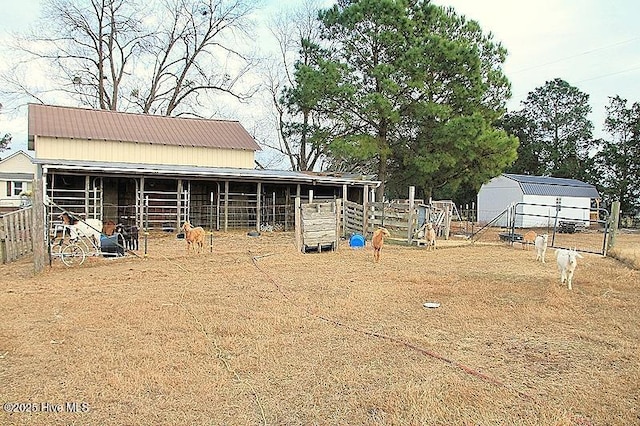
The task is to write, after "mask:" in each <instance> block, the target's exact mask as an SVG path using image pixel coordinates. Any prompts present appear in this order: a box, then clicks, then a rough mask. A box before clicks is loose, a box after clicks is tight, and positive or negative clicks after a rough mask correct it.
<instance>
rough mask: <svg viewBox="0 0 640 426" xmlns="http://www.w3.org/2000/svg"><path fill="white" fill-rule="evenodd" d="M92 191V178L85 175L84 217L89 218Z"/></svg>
mask: <svg viewBox="0 0 640 426" xmlns="http://www.w3.org/2000/svg"><path fill="white" fill-rule="evenodd" d="M90 193H91V179H90V177H89V175H86V176H85V177H84V219H85V220H87V219H89V217H90V216H89V194H90Z"/></svg>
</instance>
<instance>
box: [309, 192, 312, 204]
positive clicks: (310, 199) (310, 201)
mask: <svg viewBox="0 0 640 426" xmlns="http://www.w3.org/2000/svg"><path fill="white" fill-rule="evenodd" d="M311 203H313V189H310V190H309V204H311Z"/></svg>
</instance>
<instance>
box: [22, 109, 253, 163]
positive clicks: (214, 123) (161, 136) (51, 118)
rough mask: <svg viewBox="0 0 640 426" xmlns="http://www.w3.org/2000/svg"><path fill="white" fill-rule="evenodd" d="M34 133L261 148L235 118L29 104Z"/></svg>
mask: <svg viewBox="0 0 640 426" xmlns="http://www.w3.org/2000/svg"><path fill="white" fill-rule="evenodd" d="M34 136H44V137H53V138H69V139H85V140H98V141H101V140H110V141H122V142H137V143H149V144H159V145H175V146H186V147H205V148H220V149H240V150H249V151H259V150H260V149H261V148H260V146H259V145H258V144H257V143H256V141H255V140H254V139H253V137H251V135H250V134H249V133H248V132H247V131H246V129H245V128H244V127H243V126H242V125H241V124H240V122H238V121H229V120H206V119H199V118H181V117H165V116H159V115H148V114H132V113H125V112H116V111H108V110H96V109H84V108H74V107H64V106H53V105H41V104H29V140H33V139H34Z"/></svg>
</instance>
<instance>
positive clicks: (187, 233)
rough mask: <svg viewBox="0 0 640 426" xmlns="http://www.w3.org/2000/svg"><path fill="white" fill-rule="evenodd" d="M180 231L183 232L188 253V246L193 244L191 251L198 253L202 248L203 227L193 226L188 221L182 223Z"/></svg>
mask: <svg viewBox="0 0 640 426" xmlns="http://www.w3.org/2000/svg"><path fill="white" fill-rule="evenodd" d="M182 231H183V232H184V239H185V240H187V253H189V249H190V247H191V246H192V245H193V251H194V252H196V253H200V252H201V251H203V250H204V237H205V232H204V229H203V228H202V227H200V226H198V227H196V228H194V227H193V226H191V224H190V223H189V222H185V223H184V224H183V225H182Z"/></svg>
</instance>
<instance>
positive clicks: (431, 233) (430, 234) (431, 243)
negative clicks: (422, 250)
mask: <svg viewBox="0 0 640 426" xmlns="http://www.w3.org/2000/svg"><path fill="white" fill-rule="evenodd" d="M424 237H425V238H426V240H427V250H431V249H432V248H433V250H435V249H436V230H435V229H433V224H432V223H431V222H429V223H427V230H426V231H425V235H424Z"/></svg>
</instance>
